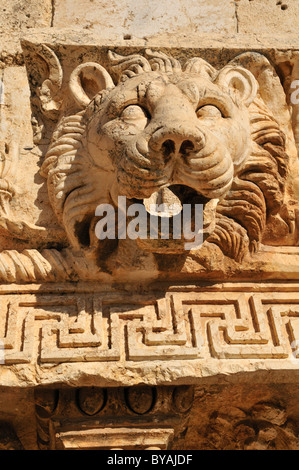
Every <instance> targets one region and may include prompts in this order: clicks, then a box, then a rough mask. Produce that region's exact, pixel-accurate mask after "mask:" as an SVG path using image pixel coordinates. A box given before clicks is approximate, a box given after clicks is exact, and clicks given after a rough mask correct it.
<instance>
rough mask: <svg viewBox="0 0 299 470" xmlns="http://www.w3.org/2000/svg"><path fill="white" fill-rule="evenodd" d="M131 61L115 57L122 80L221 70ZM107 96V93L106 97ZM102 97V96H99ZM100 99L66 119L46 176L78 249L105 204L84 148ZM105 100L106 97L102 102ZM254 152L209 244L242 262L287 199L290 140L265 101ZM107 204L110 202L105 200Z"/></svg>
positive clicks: (154, 58)
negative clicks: (149, 74)
mask: <svg viewBox="0 0 299 470" xmlns="http://www.w3.org/2000/svg"><path fill="white" fill-rule="evenodd" d="M148 54H150V57H151V59H150V60H147V59H146V58H144V57H143V56H141V55H134V56H128V57H121V56H117V55H116V54H112V53H111V54H110V60H111V62H112V72H114V74H116V75H117V77H118V81H123V80H126V79H128V78H130V77H132V76H134V75H136V74H140V73H145V72H148V71H152V70H156V71H157V70H159V71H161V72H163V71H164V73H171V72H175V73H181V72H182V70H184V71H188V72H192V73H199V74H205V75H206V76H207V77H208V78H209V79H210V80H211V81H213V80H214V78H215V76H216V75H217V71H216V70H215V69H214V68H213V67H211V66H210V64H208V63H207V62H205V61H204V60H202V59H199V58H194V59H190V60H188V61H187V62H186V64H185V66H184V68H183V69H182V67H181V65H180V63H179V62H178V61H177V60H175V59H172V58H169V57H168V56H166V54H163V53H152V52H150V53H149V52H148ZM103 96H104V93H103ZM100 98H101V97H100ZM95 100H99V96H98V95H97V97H96V98H95V99H94V100H92V102H91V104H90V105H89V106H88V107H87V108H86V109H84V110H83V111H80V112H78V113H77V114H75V115H71V116H68V117H65V118H62V120H61V121H60V123H59V125H58V127H57V130H56V132H55V133H54V135H53V140H52V144H51V145H50V148H49V150H48V152H47V154H46V158H45V161H44V164H43V166H42V170H41V173H42V175H43V176H44V177H46V178H47V180H48V187H49V195H50V202H51V204H52V206H53V208H54V210H55V213H56V216H57V218H58V220H59V221H60V223H61V225H62V226H63V227H64V228H65V230H66V232H67V235H68V238H69V240H70V243H71V244H72V246H74V247H75V248H79V247H82V246H83V247H88V246H89V243H90V238H89V231H90V227H91V226H92V220H93V218H94V214H95V209H96V207H97V206H98V205H99V204H100V203H101V202H103V201H102V200H101V198H102V193H101V188H99V187H98V185H97V183H96V182H97V178H96V172H97V171H100V170H97V169H95V168H92V163H91V160H90V159H89V158H88V155H87V154H86V151H85V150H84V145H83V143H82V142H83V138H84V134H85V131H86V126H87V125H88V118H87V117H86V116H87V115H88V116H89V115H90V112H91V110H92V109H93V106H94V105H96V102H95ZM100 101H101V99H100ZM249 115H250V125H251V137H252V151H251V155H250V157H249V158H248V159H247V160H246V161H245V163H244V164H243V166H242V168H241V170H238V173H237V175H235V177H234V180H233V184H232V187H231V189H230V191H229V192H228V194H227V195H226V197H225V198H224V199H223V200H222V201H221V202H219V203H218V206H217V210H216V227H215V230H214V232H213V233H212V234H211V235H210V237H209V238H208V240H207V241H208V242H210V243H214V244H216V245H218V246H219V247H220V248H221V250H222V251H223V253H224V254H225V255H227V256H229V257H231V258H233V259H235V260H237V261H240V260H242V258H243V257H244V255H245V254H246V253H247V252H248V250H249V251H250V252H254V251H255V250H256V249H257V247H258V244H259V242H261V240H262V236H263V231H264V229H265V226H266V222H267V217H269V216H270V215H275V214H277V213H278V212H279V210H280V206H281V201H282V200H283V192H284V179H285V174H286V167H287V154H286V152H285V136H284V134H283V133H282V131H281V130H280V128H279V125H278V123H277V122H276V120H275V119H274V117H273V116H272V115H271V113H270V111H269V109H268V108H267V107H266V105H265V103H264V102H263V101H262V99H261V98H259V97H257V98H256V99H255V100H254V101H253V103H252V104H251V105H250V106H249ZM105 202H107V201H105Z"/></svg>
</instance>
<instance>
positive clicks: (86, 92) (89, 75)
mask: <svg viewBox="0 0 299 470" xmlns="http://www.w3.org/2000/svg"><path fill="white" fill-rule="evenodd" d="M69 86H70V90H71V93H72V95H73V97H74V98H75V100H76V102H77V104H78V105H79V106H80V107H81V108H85V107H86V106H88V105H89V103H90V101H91V100H92V98H93V97H94V96H95V95H96V94H97V93H99V92H100V91H101V90H105V89H107V88H113V87H114V83H113V80H112V78H111V76H110V75H109V73H108V72H107V70H106V69H104V67H102V66H101V65H100V64H97V63H95V62H86V63H84V64H81V65H79V66H78V67H76V68H75V70H74V71H73V72H72V74H71V76H70V82H69Z"/></svg>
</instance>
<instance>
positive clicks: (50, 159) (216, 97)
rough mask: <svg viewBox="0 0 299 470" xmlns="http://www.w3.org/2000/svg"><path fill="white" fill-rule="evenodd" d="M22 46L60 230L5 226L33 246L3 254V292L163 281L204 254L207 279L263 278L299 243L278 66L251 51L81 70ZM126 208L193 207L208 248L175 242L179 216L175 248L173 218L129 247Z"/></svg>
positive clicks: (122, 59) (114, 57) (162, 56)
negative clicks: (138, 276) (268, 250)
mask: <svg viewBox="0 0 299 470" xmlns="http://www.w3.org/2000/svg"><path fill="white" fill-rule="evenodd" d="M23 48H24V54H25V59H26V65H27V69H28V77H29V82H30V86H31V95H32V96H31V104H32V112H33V118H32V122H33V125H34V131H33V133H34V142H35V144H36V145H37V146H38V147H39V148H40V149H41V152H42V157H41V170H40V174H41V175H42V176H43V177H44V178H45V179H46V184H47V192H48V198H49V203H50V205H51V207H52V209H53V221H54V219H55V224H56V227H55V228H53V227H52V226H49V227H47V226H42V225H38V224H34V223H31V222H29V221H24V220H22V219H20V218H17V219H16V217H15V214H12V215H7V214H5V213H4V214H3V215H2V217H1V231H2V233H3V234H4V235H5V236H7V237H11V238H13V239H16V240H20V241H22V243H23V245H22V246H24V244H26V249H25V250H24V249H23V250H18V249H17V250H4V251H2V252H1V253H0V276H1V280H2V281H3V282H36V281H37V282H39V281H50V282H52V281H55V280H77V279H82V278H83V279H104V280H105V279H106V278H105V277H104V278H103V277H101V276H103V275H104V276H107V275H108V277H107V279H108V278H109V276H110V275H111V274H112V275H114V272H115V270H117V269H118V267H120V268H121V267H123V269H124V270H125V271H126V272H127V271H130V270H131V269H132V270H133V271H134V269H135V270H137V271H139V272H141V271H143V273H144V274H143V275H144V276H145V277H146V276H147V277H151V276H154V277H155V276H157V275H158V273H159V272H160V270H162V271H163V269H164V265H165V262H164V259H166V258H165V256H168V258H167V259H168V261H167V262H166V265H167V266H168V268H167V269H170V270H171V271H173V272H175V273H180V272H181V268H182V266H183V265H184V263H185V261H186V260H188V259H189V258H190V257H191V258H190V259H194V257H195V258H196V257H197V258H198V259H199V261H198V263H199V264H198V265H199V266H205V265H206V266H207V267H206V268H205V271H206V273H207V274H208V275H209V273H211V272H212V271H213V270H216V271H217V270H219V267H221V268H220V269H221V270H222V267H223V266H224V271H225V274H226V273H227V272H229V271H231V270H232V271H236V266H239V267H240V269H241V270H242V269H243V267H244V266H245V264H246V263H247V266H248V267H249V269H250V263H251V262H252V260H251V258H250V256H251V255H252V254H254V253H258V252H259V250H260V247H261V245H272V246H280V245H291V246H292V245H296V244H297V229H296V207H297V206H296V204H297V203H296V202H294V200H293V199H292V198H293V195H292V191H290V190H289V189H290V188H289V186H290V184H289V173H290V167H289V164H290V161H293V160H294V149H295V140H294V135H293V131H292V128H291V125H292V123H291V121H292V119H291V115H290V110H289V108H288V104H287V97H286V94H285V92H284V89H283V86H282V83H281V81H280V79H279V78H278V76H277V75H276V73H275V69H274V67H273V65H272V64H271V63H270V62H269V60H268V59H266V58H265V56H263V55H261V54H258V53H252V52H248V53H247V52H244V53H243V54H241V55H239V56H237V57H235V58H234V59H233V60H231V61H230V62H228V63H227V64H226V65H224V66H222V67H219V68H215V67H214V66H212V65H210V64H209V63H208V62H207V61H206V60H204V59H202V58H199V57H191V58H189V59H187V60H181V59H180V60H178V59H177V58H173V57H172V56H171V54H170V53H167V54H166V53H164V52H160V51H153V50H145V51H141V52H134V53H132V54H129V53H127V55H121V54H119V53H116V52H113V51H108V52H107V53H106V52H105V53H104V52H101V54H102V55H101V59H99V61H98V62H96V61H94V57H92V59H93V60H88V54H87V55H86V61H85V62H84V61H83V63H82V60H81V62H79V65H78V60H77V61H76V60H74V59H72V61H71V62H70V61H69V60H68V58H66V57H65V55H64V52H61V51H60V52H59V51H57V50H55V51H54V49H52V48H51V47H50V46H48V45H45V44H33V43H30V42H29V41H26V40H24V41H23ZM105 54H106V55H105ZM295 151H296V149H295ZM6 192H7V191H6ZM5 194H6V193H5ZM11 197H12V196H11V195H9V198H11ZM16 197H18V196H16ZM120 198H125V200H126V203H125V204H126V208H125V210H128V212H129V209H130V208H131V209H132V210H133V208H134V204H136V203H138V204H141V205H142V207H144V209H145V213H146V216H147V218H148V220H150V219H151V217H152V216H153V212H152V209H151V204H152V203H154V204H155V203H156V204H162V203H165V204H170V205H171V204H174V205H177V206H178V207H180V208H181V209H180V210H181V213H183V210H182V208H183V206H184V205H186V204H189V205H191V216H190V217H191V225H192V227H193V228H194V224H195V220H194V219H195V207H197V206H198V205H202V206H203V227H202V232H203V243H202V244H201V246H199V247H197V248H194V249H192V250H191V251H190V252H189V251H188V250H186V247H185V241H186V240H185V238H184V234H182V237H181V238H180V239H179V238H178V237H175V236H174V224H175V221H174V220H175V219H174V216H173V215H172V216H170V217H169V216H167V218H168V222H169V226H170V234H169V237H168V239H167V240H166V239H162V237H161V231H160V226H161V224H162V222H163V218H165V217H164V215H163V214H162V215H161V214H159V215H158V219H159V224H160V225H159V228H158V235H157V234H156V235H157V237H154V238H153V237H150V233H149V232H148V233H147V235H148V236H147V238H146V239H142V238H138V237H137V239H133V240H132V239H129V238H128V237H126V236H125V237H123V236H122V235H121V236H120V235H119V233H120V232H119V224H120V214H122V213H123V211H124V207H123V206H122V205H120ZM6 199H7V197H6ZM5 204H6V206H8V204H9V203H5ZM102 204H109V206H110V207H112V208H113V209H114V210H115V217H116V226H115V237H114V238H113V237H112V238H113V239H105V240H99V238H98V236H97V233H96V227H97V223H98V222H99V220H101V219H100V216H99V214H97V212H96V210H97V207H98V206H100V205H102ZM131 219H132V217H131ZM128 220H130V217H128ZM128 220H127V221H126V222H125V223H126V224H128ZM147 230H148V228H147ZM171 256H172V257H173V256H174V257H175V256H178V257H177V258H171ZM221 256H223V257H224V258H223V259H221ZM188 257H189V258H188ZM192 257H193V258H192ZM202 260H203V261H202ZM223 260H224V261H223ZM244 260H245V261H244ZM173 261H174V263H173ZM211 261H212V262H213V263H214V264H213V266H211V267H209V266H208V265H209V264H210V262H211ZM192 262H193V261H192ZM171 263H172V264H173V265H171ZM223 263H224V264H223ZM236 263H237V264H236ZM244 263H245V264H244ZM187 269H189V268H187ZM237 269H239V268H237ZM146 273H147V274H146Z"/></svg>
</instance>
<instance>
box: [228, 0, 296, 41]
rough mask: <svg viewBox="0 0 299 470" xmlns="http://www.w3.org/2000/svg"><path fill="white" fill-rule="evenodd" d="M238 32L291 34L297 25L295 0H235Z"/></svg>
mask: <svg viewBox="0 0 299 470" xmlns="http://www.w3.org/2000/svg"><path fill="white" fill-rule="evenodd" d="M235 3H236V7H237V18H238V32H239V33H246V34H259V35H260V34H275V35H276V34H278V35H280V36H283V35H285V34H293V33H294V31H295V30H296V29H298V27H299V19H298V15H299V5H298V2H297V1H296V0H285V1H284V0H249V1H248V0H237V1H236V2H235Z"/></svg>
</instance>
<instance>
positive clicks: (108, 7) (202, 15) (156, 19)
mask: <svg viewBox="0 0 299 470" xmlns="http://www.w3.org/2000/svg"><path fill="white" fill-rule="evenodd" d="M234 4H235V2H233V1H232V0H225V1H224V0H212V1H209V2H206V1H205V0H188V1H184V0H168V1H166V2H161V1H160V0H152V1H150V2H149V1H148V0H141V1H138V2H136V1H132V0H121V1H116V0H112V1H107V0H79V1H76V2H73V1H71V0H65V1H59V2H56V5H55V15H54V23H53V24H54V27H56V28H64V27H65V26H66V25H68V26H70V25H72V26H80V27H84V28H87V29H92V30H94V31H96V32H97V33H99V34H100V35H101V36H103V37H106V38H107V37H111V36H120V37H122V36H124V35H132V36H136V37H141V38H142V37H144V36H152V35H155V34H158V33H164V32H167V33H178V32H185V33H187V32H188V33H190V31H192V32H194V33H196V32H201V33H224V34H228V33H234V32H235V31H236V17H235V5H234Z"/></svg>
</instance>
